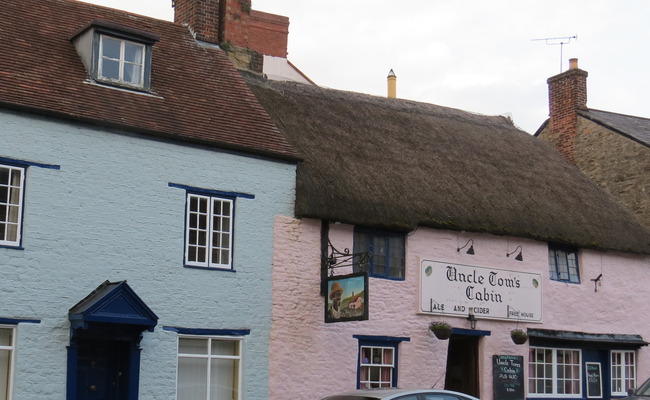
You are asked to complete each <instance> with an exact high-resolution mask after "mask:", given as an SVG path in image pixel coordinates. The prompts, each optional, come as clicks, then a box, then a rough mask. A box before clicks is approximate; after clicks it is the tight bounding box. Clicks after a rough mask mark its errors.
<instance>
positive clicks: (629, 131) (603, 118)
mask: <svg viewBox="0 0 650 400" xmlns="http://www.w3.org/2000/svg"><path fill="white" fill-rule="evenodd" d="M578 114H580V115H581V116H583V117H585V118H587V119H590V120H592V121H594V122H596V123H598V124H600V125H603V126H605V127H607V128H610V129H612V130H614V131H616V132H618V133H620V134H622V135H624V136H627V137H629V138H631V139H633V140H636V141H637V142H639V143H641V144H643V145H645V146H648V147H650V119H648V118H642V117H635V116H632V115H625V114H617V113H613V112H608V111H601V110H594V109H589V110H587V111H579V112H578Z"/></svg>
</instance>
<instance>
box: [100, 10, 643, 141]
mask: <svg viewBox="0 0 650 400" xmlns="http://www.w3.org/2000/svg"><path fill="white" fill-rule="evenodd" d="M89 2H91V3H95V4H101V5H105V6H109V7H113V8H118V9H122V10H127V11H130V12H134V13H138V14H143V15H147V16H151V17H154V18H159V19H165V20H170V21H171V20H172V19H173V9H172V8H171V0H90V1H89ZM253 8H254V9H256V10H259V11H265V12H270V13H273V14H279V15H285V16H287V17H289V20H290V26H289V60H290V61H291V62H292V63H293V64H294V65H296V66H297V67H298V68H300V69H301V70H302V71H303V72H304V73H305V74H306V75H307V76H309V77H310V78H311V79H312V80H313V81H314V82H315V83H316V84H318V85H320V86H323V87H329V88H334V89H342V90H349V91H354V92H361V93H368V94H373V95H378V96H385V95H386V76H387V75H388V72H389V71H390V70H391V69H393V70H394V71H395V74H396V75H397V96H398V97H400V98H405V99H410V100H417V101H423V102H427V103H434V104H438V105H442V106H448V107H455V108H460V109H463V110H466V111H472V112H476V113H480V114H487V115H504V114H505V115H510V116H511V117H512V119H513V120H514V122H515V124H516V125H517V126H519V127H520V128H521V129H523V130H525V131H527V132H529V133H534V132H535V131H536V130H537V128H538V127H539V126H540V125H541V124H542V122H543V121H544V120H545V119H546V118H547V117H548V86H547V83H546V79H547V78H549V77H550V76H553V75H556V74H558V73H560V72H561V71H565V70H566V69H567V68H568V60H569V58H574V57H575V58H578V59H579V67H580V68H581V69H584V70H586V71H587V72H589V77H588V78H587V91H588V100H587V106H588V107H590V108H595V109H600V110H605V111H612V112H618V113H623V114H629V115H636V116H641V117H650V109H649V107H650V101H649V100H648V99H649V97H650V76H649V75H650V52H649V51H648V48H649V47H650V28H649V27H648V21H650V1H648V0H544V1H538V0H490V1H488V0H445V1H442V0H401V1H395V0H390V1H389V0H327V1H325V0H253ZM572 36H577V39H563V40H549V41H546V40H534V39H545V38H556V37H572ZM560 42H568V43H567V44H564V45H561V44H559V43H560Z"/></svg>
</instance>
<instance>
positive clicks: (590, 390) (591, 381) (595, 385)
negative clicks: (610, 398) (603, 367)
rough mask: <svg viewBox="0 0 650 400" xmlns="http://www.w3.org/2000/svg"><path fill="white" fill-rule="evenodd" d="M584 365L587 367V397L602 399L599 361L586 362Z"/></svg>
mask: <svg viewBox="0 0 650 400" xmlns="http://www.w3.org/2000/svg"><path fill="white" fill-rule="evenodd" d="M585 366H586V368H587V398H588V399H602V398H603V380H602V374H601V373H600V363H597V362H588V363H585Z"/></svg>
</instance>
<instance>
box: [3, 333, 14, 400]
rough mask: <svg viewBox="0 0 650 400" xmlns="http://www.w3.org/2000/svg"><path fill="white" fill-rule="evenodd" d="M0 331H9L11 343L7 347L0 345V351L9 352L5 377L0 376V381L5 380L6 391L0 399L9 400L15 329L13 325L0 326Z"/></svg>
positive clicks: (11, 383)
mask: <svg viewBox="0 0 650 400" xmlns="http://www.w3.org/2000/svg"><path fill="white" fill-rule="evenodd" d="M0 329H7V330H10V331H11V343H10V344H9V345H0V351H9V362H8V364H9V365H8V366H7V367H8V371H7V376H6V377H4V376H0V379H5V378H6V379H7V390H6V393H0V399H11V398H12V391H13V382H14V362H15V360H14V359H15V354H16V327H15V326H13V325H0ZM2 396H6V397H2Z"/></svg>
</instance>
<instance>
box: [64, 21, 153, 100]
mask: <svg viewBox="0 0 650 400" xmlns="http://www.w3.org/2000/svg"><path fill="white" fill-rule="evenodd" d="M159 38H160V37H159V36H158V35H154V34H151V33H148V32H144V31H140V30H137V29H133V28H129V27H125V26H122V25H118V24H115V23H112V22H108V21H102V20H95V21H92V22H91V23H90V24H88V25H86V26H85V27H84V28H83V29H81V30H80V31H79V32H78V33H76V34H75V35H73V36H72V37H71V40H72V42H73V44H74V45H75V47H76V49H77V52H78V53H79V55H80V56H81V59H82V61H83V63H84V65H85V67H86V70H87V71H88V73H89V76H90V80H91V81H92V82H95V83H98V84H104V85H110V86H116V87H119V88H123V89H131V90H138V91H144V92H150V91H151V64H152V63H151V61H152V53H153V44H154V43H155V42H157V41H158V40H159ZM108 40H114V41H117V42H118V44H119V55H117V54H107V53H108V52H107V51H105V49H104V43H105V41H106V42H107V41H108ZM129 46H136V48H137V46H142V47H141V48H142V51H141V54H140V56H139V59H138V60H135V59H133V57H130V56H128V55H126V53H127V52H126V51H125V49H126V48H128V47H129ZM132 48H133V47H132ZM136 53H137V51H136ZM103 62H112V63H117V66H118V73H117V76H116V77H111V76H110V75H109V74H107V73H105V70H104V69H103V65H104V64H103ZM129 65H131V66H135V68H136V69H137V68H140V69H141V71H140V72H139V77H138V79H137V81H139V82H137V83H133V82H130V80H129V79H127V78H125V69H128V67H129Z"/></svg>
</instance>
